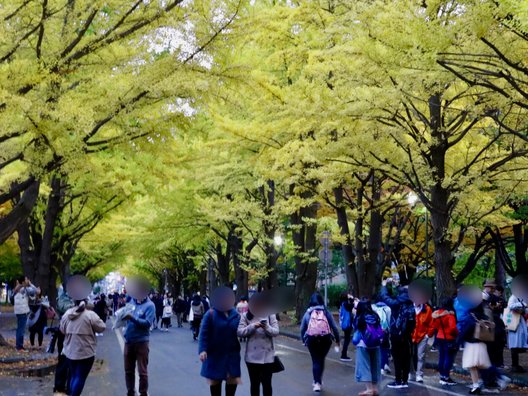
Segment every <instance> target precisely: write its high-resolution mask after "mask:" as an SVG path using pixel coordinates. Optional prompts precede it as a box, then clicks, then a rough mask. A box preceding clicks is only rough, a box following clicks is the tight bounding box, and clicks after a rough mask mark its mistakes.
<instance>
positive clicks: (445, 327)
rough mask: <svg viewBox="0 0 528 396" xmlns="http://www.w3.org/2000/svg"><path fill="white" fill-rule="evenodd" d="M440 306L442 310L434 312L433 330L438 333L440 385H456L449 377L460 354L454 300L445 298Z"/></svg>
mask: <svg viewBox="0 0 528 396" xmlns="http://www.w3.org/2000/svg"><path fill="white" fill-rule="evenodd" d="M440 306H441V308H440V309H438V310H436V311H434V312H433V329H434V330H435V331H436V346H437V348H438V372H439V374H440V385H456V382H455V381H453V380H452V379H451V377H450V376H449V373H450V372H451V369H452V368H453V363H454V362H455V357H456V354H457V352H458V344H457V341H456V339H457V337H458V328H457V323H456V316H455V310H454V308H453V300H452V299H451V298H445V299H443V300H442V302H441V304H440Z"/></svg>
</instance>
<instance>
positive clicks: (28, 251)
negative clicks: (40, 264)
mask: <svg viewBox="0 0 528 396" xmlns="http://www.w3.org/2000/svg"><path fill="white" fill-rule="evenodd" d="M17 234H18V246H19V248H20V261H21V263H22V270H23V272H24V276H27V277H28V278H29V279H30V280H31V281H32V282H35V281H36V274H37V252H36V251H35V247H34V245H33V243H32V240H31V231H30V229H29V217H28V218H26V219H25V220H24V221H23V222H21V223H20V225H19V226H18V228H17Z"/></svg>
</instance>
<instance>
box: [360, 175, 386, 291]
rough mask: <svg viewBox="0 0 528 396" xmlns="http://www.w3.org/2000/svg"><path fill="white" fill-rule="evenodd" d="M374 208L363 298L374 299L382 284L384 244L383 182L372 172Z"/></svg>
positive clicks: (371, 214) (371, 212) (371, 211)
mask: <svg viewBox="0 0 528 396" xmlns="http://www.w3.org/2000/svg"><path fill="white" fill-rule="evenodd" d="M371 184H372V204H371V205H372V208H371V210H370V225H369V239H368V254H369V263H368V268H366V272H365V275H366V277H365V283H364V284H365V290H364V291H363V296H364V297H368V298H372V297H373V296H374V295H375V293H376V290H377V288H378V285H380V284H381V279H380V278H381V268H382V267H383V257H382V253H381V247H382V243H383V216H382V215H381V212H380V209H379V205H380V200H381V180H379V179H378V178H377V177H376V173H375V172H372V180H371ZM360 296H361V295H360Z"/></svg>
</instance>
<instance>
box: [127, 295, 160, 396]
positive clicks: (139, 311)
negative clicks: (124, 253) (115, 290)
mask: <svg viewBox="0 0 528 396" xmlns="http://www.w3.org/2000/svg"><path fill="white" fill-rule="evenodd" d="M138 288H139V289H140V290H135V293H134V295H135V298H131V299H130V302H129V304H132V305H134V311H133V312H132V313H131V314H129V315H128V316H127V317H126V319H128V323H127V326H126V329H125V382H126V387H127V396H134V395H135V394H136V393H135V384H136V377H135V370H136V362H137V367H138V373H139V395H140V396H147V392H148V371H147V365H148V355H149V338H150V327H151V326H152V324H153V323H154V320H155V319H156V307H155V306H154V303H153V302H152V301H150V299H149V298H148V296H147V293H148V288H147V287H146V285H143V286H141V287H138Z"/></svg>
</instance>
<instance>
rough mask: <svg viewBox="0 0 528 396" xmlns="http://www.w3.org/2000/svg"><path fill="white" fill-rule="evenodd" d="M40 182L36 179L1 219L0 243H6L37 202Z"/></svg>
mask: <svg viewBox="0 0 528 396" xmlns="http://www.w3.org/2000/svg"><path fill="white" fill-rule="evenodd" d="M39 189H40V183H39V182H38V181H34V182H33V183H32V184H31V186H30V187H28V188H27V189H26V190H25V191H24V193H23V194H22V197H21V198H20V199H19V200H18V201H17V202H16V203H15V206H14V208H13V209H12V210H11V211H10V212H9V214H8V215H6V216H4V217H2V218H1V219H0V244H2V243H4V242H5V241H6V240H7V239H8V238H9V237H10V236H11V235H13V233H14V232H15V231H16V230H17V228H18V227H19V226H20V224H22V222H24V221H25V220H26V219H27V218H28V217H29V215H30V214H31V212H32V211H33V207H34V206H35V204H36V202H37V198H38V196H39Z"/></svg>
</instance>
